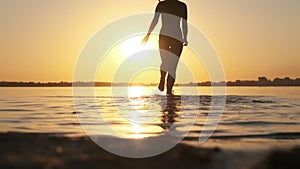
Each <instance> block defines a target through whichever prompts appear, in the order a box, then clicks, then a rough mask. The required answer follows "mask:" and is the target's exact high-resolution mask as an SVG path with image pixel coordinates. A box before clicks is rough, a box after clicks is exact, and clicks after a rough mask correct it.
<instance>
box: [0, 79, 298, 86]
mask: <svg viewBox="0 0 300 169" xmlns="http://www.w3.org/2000/svg"><path fill="white" fill-rule="evenodd" d="M157 85H158V84H157V83H111V82H13V81H1V82H0V87H72V86H76V87H91V86H95V87H111V86H116V87H118V86H119V87H122V86H157ZM176 86H206V87H209V86H233V87H238V86H241V87H251V86H253V87H260V86H262V87H263V86H265V87H272V86H300V78H296V79H291V78H289V77H285V78H275V79H274V80H270V79H267V78H266V77H258V80H236V81H233V82H232V81H228V82H211V81H206V82H199V83H192V82H191V83H183V84H176Z"/></svg>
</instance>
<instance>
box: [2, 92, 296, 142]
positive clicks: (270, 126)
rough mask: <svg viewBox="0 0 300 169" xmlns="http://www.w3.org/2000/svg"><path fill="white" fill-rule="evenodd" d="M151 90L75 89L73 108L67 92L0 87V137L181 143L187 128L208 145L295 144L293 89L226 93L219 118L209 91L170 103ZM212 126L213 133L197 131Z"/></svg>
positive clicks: (185, 94) (191, 138) (191, 137)
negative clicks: (173, 139)
mask: <svg viewBox="0 0 300 169" xmlns="http://www.w3.org/2000/svg"><path fill="white" fill-rule="evenodd" d="M154 89H155V87H132V88H130V89H129V90H127V88H125V87H116V88H114V90H113V91H112V88H110V87H97V88H96V89H95V96H92V95H89V94H87V92H86V90H88V89H87V88H81V89H80V90H81V91H82V94H81V95H79V96H76V98H77V100H79V101H80V103H78V102H77V103H76V109H75V108H74V103H73V93H72V88H59V87H55V88H53V87H52V88H21V87H18V88H0V131H1V132H7V131H17V132H39V133H58V134H64V135H69V136H74V135H85V134H86V132H85V131H84V129H83V127H84V128H85V130H86V131H88V133H90V134H94V135H103V136H104V135H105V136H112V137H122V138H130V139H141V138H147V137H156V136H159V135H163V134H166V133H168V134H172V135H174V136H177V137H184V136H185V134H186V132H188V131H189V130H190V132H189V133H188V135H187V136H186V137H185V140H186V141H188V142H189V141H195V140H198V138H199V135H200V133H202V134H205V133H213V135H212V136H211V137H210V138H211V140H239V141H242V140H248V141H249V140H256V141H257V140H264V141H263V143H265V142H266V141H267V142H268V141H270V142H274V141H277V142H283V143H290V144H299V140H300V87H228V88H227V96H226V104H225V107H224V112H222V111H220V109H218V108H216V107H212V103H211V100H212V93H211V89H210V88H209V87H199V88H198V89H199V90H198V89H197V91H199V92H198V93H197V92H196V93H195V92H194V91H195V87H183V88H179V87H176V88H175V93H181V95H178V96H175V97H172V98H167V97H165V96H163V95H153V93H152V91H153V90H154ZM216 97H217V98H218V97H220V98H223V96H218V95H217V96H216ZM214 109H215V111H211V112H210V110H214ZM212 113H217V114H218V113H219V114H218V115H222V116H220V117H221V119H220V121H218V118H217V116H216V117H214V118H212V120H210V121H206V119H207V117H208V116H209V115H212ZM220 113H222V114H220ZM99 117H101V119H102V120H100V121H99ZM214 119H215V121H214ZM216 122H219V123H218V125H217V128H216V129H215V130H214V127H204V126H205V125H206V126H209V125H210V126H212V125H213V124H215V123H216ZM210 123H211V124H210ZM112 131H113V132H112Z"/></svg>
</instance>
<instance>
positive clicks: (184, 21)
mask: <svg viewBox="0 0 300 169" xmlns="http://www.w3.org/2000/svg"><path fill="white" fill-rule="evenodd" d="M182 31H183V41H184V42H183V45H184V46H187V45H188V41H187V34H188V25H187V20H185V19H182Z"/></svg>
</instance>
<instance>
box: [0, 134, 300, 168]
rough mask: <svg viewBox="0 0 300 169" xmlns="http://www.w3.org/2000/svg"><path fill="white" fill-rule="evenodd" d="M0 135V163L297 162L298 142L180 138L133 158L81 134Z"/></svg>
mask: <svg viewBox="0 0 300 169" xmlns="http://www.w3.org/2000/svg"><path fill="white" fill-rule="evenodd" d="M103 139H108V138H105V137H104V138H103ZM0 140H1V144H0V149H1V158H0V168H3V169H4V168H20V169H21V168H22V169H54V168H58V169H59V168H61V169H68V168H73V169H77V168H78V169H82V168H89V169H94V168H95V169H96V168H97V169H98V168H101V169H106V168H107V169H111V168H122V169H140V168H144V169H153V168H156V169H166V168H172V169H182V168H197V169H198V168H203V169H279V168H280V169H283V168H289V169H296V168H297V169H298V168H299V166H300V161H299V157H300V146H298V147H297V146H292V147H285V148H278V149H276V148H275V147H273V148H272V149H248V150H247V149H246V150H243V149H240V148H237V149H222V148H219V147H211V148H207V147H200V146H196V147H195V146H191V145H188V144H185V143H184V141H183V142H182V143H180V144H178V145H177V146H175V147H174V148H172V149H171V150H169V151H167V152H165V153H163V154H161V155H158V156H154V157H150V158H143V159H133V158H125V157H120V156H117V155H113V154H111V153H109V152H107V151H105V150H103V149H102V148H100V147H99V146H98V145H96V144H95V143H94V142H93V141H92V140H90V139H89V137H84V136H82V137H65V136H57V135H55V134H45V133H44V134H38V133H1V134H0ZM136 141H138V140H136Z"/></svg>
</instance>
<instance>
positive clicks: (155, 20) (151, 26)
mask: <svg viewBox="0 0 300 169" xmlns="http://www.w3.org/2000/svg"><path fill="white" fill-rule="evenodd" d="M159 16H160V13H159V12H155V14H154V18H153V20H152V22H151V25H150V27H149V30H148V33H147V35H146V36H145V37H144V39H143V41H142V43H143V44H145V43H147V41H148V39H149V36H150V34H151V32H152V31H153V29H154V28H155V26H156V25H157V23H158V19H159Z"/></svg>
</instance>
